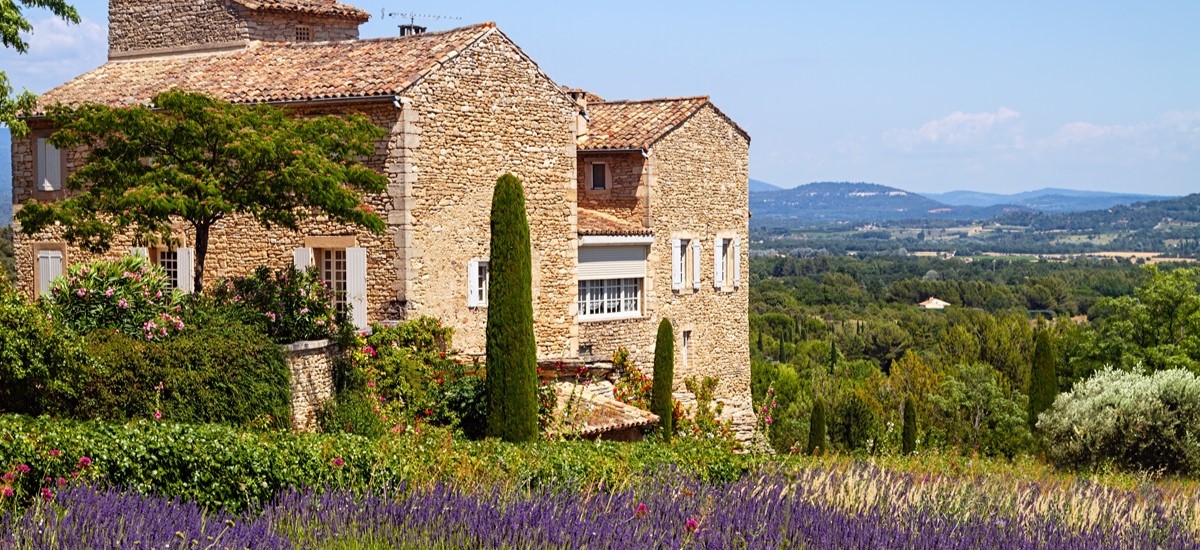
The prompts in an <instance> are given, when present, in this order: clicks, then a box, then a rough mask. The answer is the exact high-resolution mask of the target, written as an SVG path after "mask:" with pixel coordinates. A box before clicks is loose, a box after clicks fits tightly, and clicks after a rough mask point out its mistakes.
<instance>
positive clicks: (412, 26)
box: [381, 8, 462, 36]
mask: <svg viewBox="0 0 1200 550" xmlns="http://www.w3.org/2000/svg"><path fill="white" fill-rule="evenodd" d="M381 16H382V19H388V18H392V17H397V18H400V19H401V20H404V19H408V24H401V25H400V36H411V35H414V34H422V33H424V32H425V31H426V30H428V29H427V28H426V27H424V26H422V25H418V24H417V19H425V20H429V21H439V20H447V21H461V20H462V18H461V17H454V16H452V15H423V14H419V13H412V12H389V11H387V8H384V9H383V12H382V13H381Z"/></svg>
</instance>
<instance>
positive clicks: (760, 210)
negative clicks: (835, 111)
mask: <svg viewBox="0 0 1200 550" xmlns="http://www.w3.org/2000/svg"><path fill="white" fill-rule="evenodd" d="M1023 210H1024V209H1023V208H1020V207H1013V206H1007V205H994V206H988V207H977V206H954V205H949V204H946V203H943V202H939V201H935V200H932V199H929V198H926V197H924V196H921V195H918V194H916V193H911V192H908V191H905V190H903V189H897V188H895V187H888V186H886V185H879V184H875V183H847V182H821V183H809V184H807V185H801V186H799V187H796V188H795V189H783V190H780V191H764V192H757V193H755V192H751V193H750V212H751V213H752V214H753V217H752V218H751V223H752V224H754V225H755V226H757V227H803V226H810V225H823V224H828V223H837V222H846V223H869V222H882V221H894V220H924V219H952V220H956V219H963V220H974V219H984V218H990V217H993V216H996V215H999V214H1003V213H1007V212H1014V211H1023Z"/></svg>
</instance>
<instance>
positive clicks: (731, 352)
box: [579, 106, 754, 440]
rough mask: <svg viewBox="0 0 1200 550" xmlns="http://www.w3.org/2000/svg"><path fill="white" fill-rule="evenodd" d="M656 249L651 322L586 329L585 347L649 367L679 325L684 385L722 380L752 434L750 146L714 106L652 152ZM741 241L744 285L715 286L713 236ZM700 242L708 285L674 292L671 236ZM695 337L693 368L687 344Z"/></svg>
mask: <svg viewBox="0 0 1200 550" xmlns="http://www.w3.org/2000/svg"><path fill="white" fill-rule="evenodd" d="M649 162H650V164H651V168H652V177H651V178H650V195H649V205H648V208H649V211H650V219H651V222H650V228H651V230H652V231H653V232H654V243H653V244H652V245H651V247H650V254H649V257H648V259H647V261H648V266H647V269H648V272H649V273H648V275H649V276H648V280H647V281H646V283H645V285H646V288H647V291H646V316H645V317H644V318H642V319H635V320H627V321H601V322H582V323H580V329H579V330H580V344H581V345H584V346H589V345H590V346H592V353H593V355H594V356H596V357H607V356H609V355H611V354H612V353H613V351H615V350H616V348H617V347H619V346H624V347H625V348H626V349H628V350H629V351H630V357H631V359H633V360H634V361H635V362H636V364H637V365H638V366H639V367H641V368H643V369H646V370H647V371H648V370H649V369H650V367H651V364H652V362H653V359H654V339H655V336H656V333H657V327H658V323H659V320H660V319H662V318H664V317H665V318H667V319H670V320H671V322H672V324H673V325H674V328H675V354H676V365H675V389H676V391H680V390H683V380H684V379H685V378H688V377H691V376H697V377H702V376H715V377H717V378H719V379H720V385H719V386H718V388H717V391H716V398H717V399H718V400H720V401H722V402H724V403H725V414H726V416H727V417H728V418H732V419H733V421H734V424H735V429H736V430H737V432H738V436H739V437H740V438H742V439H744V440H749V439H750V438H751V437H752V433H753V426H754V416H753V410H752V405H751V403H750V342H749V268H750V266H749V256H748V252H749V245H748V239H749V234H748V231H749V204H748V202H749V189H748V184H749V142H748V141H747V140H746V138H745V137H743V136H742V135H741V134H740V133H738V132H737V131H736V130H735V129H734V127H733V126H732V125H731V124H730V123H729V122H728V121H727V120H726V119H725V118H724V117H722V116H721V115H720V114H719V113H718V112H717V111H716V110H715V109H714V108H712V107H711V106H706V107H704V108H703V110H702V111H701V112H699V113H697V114H696V115H695V116H693V117H692V118H691V119H690V120H689V121H688V122H687V123H685V124H684V125H683V126H682V127H680V128H679V129H677V130H675V131H674V132H672V133H671V134H669V135H668V136H666V137H665V138H663V139H662V140H661V141H660V142H658V144H656V145H655V147H654V149H653V150H652V151H651V152H650V160H649ZM718 234H721V235H729V236H734V235H736V236H737V237H738V238H739V239H740V240H741V262H740V267H741V286H740V287H738V288H733V284H732V277H729V284H727V285H726V286H725V288H722V289H717V288H714V286H713V239H714V238H715V237H716V236H717V235H718ZM681 237H682V238H698V239H700V243H701V250H700V266H701V276H700V288H699V289H697V290H693V289H692V284H691V281H686V282H685V284H684V289H683V290H682V291H674V290H672V288H671V250H670V246H671V239H673V238H681ZM685 331H690V332H691V340H690V343H689V346H688V347H689V349H688V358H687V360H686V362H685V361H684V359H683V358H682V338H683V333H684V332H685Z"/></svg>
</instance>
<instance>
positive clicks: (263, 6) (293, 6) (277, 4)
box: [233, 0, 371, 21]
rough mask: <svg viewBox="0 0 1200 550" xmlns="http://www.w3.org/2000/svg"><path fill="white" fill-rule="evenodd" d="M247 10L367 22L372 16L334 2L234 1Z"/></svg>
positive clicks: (289, 0)
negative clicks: (325, 16) (294, 13)
mask: <svg viewBox="0 0 1200 550" xmlns="http://www.w3.org/2000/svg"><path fill="white" fill-rule="evenodd" d="M233 1H234V2H237V3H238V4H241V5H242V6H245V7H246V9H250V10H258V11H283V12H300V13H310V14H314V15H328V16H334V17H343V18H347V19H354V20H356V21H366V20H368V19H370V18H371V14H369V13H367V12H365V11H363V10H360V9H358V8H356V7H354V6H351V5H348V4H343V3H341V2H335V1H334V0H233Z"/></svg>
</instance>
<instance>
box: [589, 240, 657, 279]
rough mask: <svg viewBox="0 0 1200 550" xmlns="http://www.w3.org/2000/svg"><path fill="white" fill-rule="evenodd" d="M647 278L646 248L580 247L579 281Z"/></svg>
mask: <svg viewBox="0 0 1200 550" xmlns="http://www.w3.org/2000/svg"><path fill="white" fill-rule="evenodd" d="M645 276H646V247H644V246H581V247H579V277H578V278H579V280H580V281H596V280H603V279H641V278H644V277H645Z"/></svg>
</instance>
